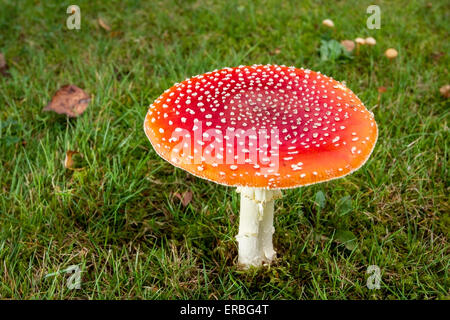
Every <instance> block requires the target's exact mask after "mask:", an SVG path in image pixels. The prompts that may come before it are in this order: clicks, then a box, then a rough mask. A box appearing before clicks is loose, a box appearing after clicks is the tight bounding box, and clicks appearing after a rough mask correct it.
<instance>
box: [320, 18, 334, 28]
mask: <svg viewBox="0 0 450 320" xmlns="http://www.w3.org/2000/svg"><path fill="white" fill-rule="evenodd" d="M322 24H323V25H324V26H325V27H328V28H334V22H333V21H332V20H330V19H325V20H323V21H322Z"/></svg>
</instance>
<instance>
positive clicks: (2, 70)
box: [0, 52, 8, 76]
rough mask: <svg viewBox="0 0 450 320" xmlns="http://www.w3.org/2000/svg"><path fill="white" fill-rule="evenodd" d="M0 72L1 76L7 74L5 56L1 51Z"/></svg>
mask: <svg viewBox="0 0 450 320" xmlns="http://www.w3.org/2000/svg"><path fill="white" fill-rule="evenodd" d="M0 74H1V75H2V76H7V75H8V65H7V64H6V59H5V56H4V55H3V53H1V52H0Z"/></svg>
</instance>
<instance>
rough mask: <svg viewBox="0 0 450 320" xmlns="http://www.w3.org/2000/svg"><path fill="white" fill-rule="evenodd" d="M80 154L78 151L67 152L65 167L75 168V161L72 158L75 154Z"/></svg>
mask: <svg viewBox="0 0 450 320" xmlns="http://www.w3.org/2000/svg"><path fill="white" fill-rule="evenodd" d="M77 153H79V152H78V151H73V150H67V151H66V158H65V159H64V167H65V168H66V169H72V167H73V159H72V156H73V155H74V154H77Z"/></svg>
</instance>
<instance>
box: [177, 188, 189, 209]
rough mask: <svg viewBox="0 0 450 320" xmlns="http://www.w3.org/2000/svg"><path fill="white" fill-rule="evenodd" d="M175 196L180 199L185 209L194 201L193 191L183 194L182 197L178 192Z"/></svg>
mask: <svg viewBox="0 0 450 320" xmlns="http://www.w3.org/2000/svg"><path fill="white" fill-rule="evenodd" d="M174 196H175V197H177V198H178V199H180V201H181V204H182V205H183V207H186V206H187V205H188V204H189V203H190V202H191V201H192V192H191V191H186V192H183V194H182V195H181V194H179V193H178V192H176V193H175V194H174Z"/></svg>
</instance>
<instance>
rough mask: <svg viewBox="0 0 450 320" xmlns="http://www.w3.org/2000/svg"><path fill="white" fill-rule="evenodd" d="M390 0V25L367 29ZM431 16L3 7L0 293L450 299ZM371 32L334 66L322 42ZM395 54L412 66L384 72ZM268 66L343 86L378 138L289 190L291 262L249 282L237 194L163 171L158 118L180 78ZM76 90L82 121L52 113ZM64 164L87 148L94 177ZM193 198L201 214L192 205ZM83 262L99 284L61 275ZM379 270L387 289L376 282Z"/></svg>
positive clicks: (352, 4) (284, 253)
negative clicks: (242, 266) (332, 172)
mask: <svg viewBox="0 0 450 320" xmlns="http://www.w3.org/2000/svg"><path fill="white" fill-rule="evenodd" d="M373 2H376V4H378V5H379V6H380V9H381V29H379V30H369V29H368V28H367V26H366V19H367V18H368V17H369V14H367V13H366V8H367V7H368V6H369V5H370V4H373ZM428 2H429V1H406V0H405V1H332V2H331V1H330V2H328V1H316V2H312V1H302V2H300V1H278V0H266V1H248V2H247V1H237V0H228V1H211V0H198V1H190V0H183V1H172V0H164V1H156V0H155V1H131V0H128V1H110V2H108V3H106V2H105V1H97V0H90V1H85V0H77V1H71V2H65V1H13V0H0V30H1V32H0V52H1V53H3V54H4V56H5V59H6V63H7V65H8V66H9V68H8V70H6V71H4V72H3V73H0V128H1V131H0V164H1V166H0V297H1V298H6V299H9V298H16V299H38V298H39V299H59V298H70V299H71V298H73V299H78V298H89V299H124V298H128V299H130V298H131V299H134V298H144V299H449V298H450V294H449V287H450V281H449V280H450V279H449V269H450V268H449V263H450V260H449V257H450V246H449V243H448V236H449V230H450V215H449V212H450V207H449V203H448V193H449V176H448V161H449V159H448V156H449V154H448V153H449V140H450V139H449V129H448V117H449V109H450V108H449V102H448V101H449V100H448V99H445V98H444V97H442V96H441V95H440V93H439V88H440V87H441V86H443V85H446V84H448V83H449V73H448V66H449V65H450V63H449V55H448V53H449V52H450V50H449V34H448V30H449V29H450V23H449V21H450V18H449V13H450V6H449V3H448V1H445V0H438V1H432V5H431V6H429V5H427V3H428ZM70 4H77V5H78V6H80V8H81V29H80V30H68V28H67V27H66V19H67V17H68V14H67V13H66V9H67V7H68V6H69V5H70ZM98 18H101V19H102V20H103V21H104V22H105V23H107V24H108V25H109V27H110V29H111V30H110V31H107V30H105V29H104V28H102V27H101V26H100V25H99V23H98ZM327 18H329V19H332V20H333V21H334V23H335V28H334V29H333V30H331V29H327V28H326V27H324V26H322V25H321V22H322V20H323V19H327ZM368 36H372V37H374V38H375V39H376V40H377V44H376V46H374V47H368V46H364V47H361V48H360V52H359V55H355V54H353V55H352V57H351V58H346V57H341V58H338V59H329V60H323V59H321V56H320V51H319V47H320V46H321V40H330V39H335V40H338V41H341V40H344V39H355V38H356V37H364V38H365V37H368ZM387 48H396V49H397V50H398V53H399V55H398V58H397V59H395V60H391V61H390V60H388V59H386V58H385V57H384V55H383V53H384V51H385V50H386V49H387ZM256 63H257V64H267V63H270V64H284V65H294V66H297V67H306V68H309V69H312V70H316V71H321V72H322V73H324V74H326V75H329V76H332V77H333V78H335V79H336V80H340V81H342V80H345V81H346V84H347V86H348V87H349V88H350V89H352V90H353V91H354V92H355V94H356V95H358V97H360V98H361V100H362V101H363V102H364V103H365V105H366V107H367V108H368V109H369V110H371V111H372V112H373V113H374V114H375V119H376V121H377V123H378V126H379V138H378V143H377V145H376V147H375V150H374V152H373V154H372V156H371V158H370V159H369V161H368V162H367V164H366V165H365V166H364V167H363V168H362V169H360V170H359V171H357V172H356V173H354V174H352V175H350V176H347V177H345V178H343V179H338V180H334V181H331V182H327V183H322V184H318V185H314V186H309V187H305V188H298V189H292V190H287V191H285V192H284V197H283V199H281V200H278V201H277V203H276V212H275V227H276V232H275V235H274V244H275V248H276V250H277V252H278V257H279V259H278V260H277V263H276V264H275V265H272V266H271V267H269V268H263V269H259V270H250V271H247V272H244V271H241V270H239V269H238V268H237V267H236V261H237V248H236V241H235V238H234V237H235V235H236V234H237V228H238V223H237V222H238V212H239V195H238V194H236V192H235V189H234V188H226V187H223V186H219V185H217V184H214V183H211V182H207V181H204V180H201V179H198V178H195V177H193V176H192V175H190V174H188V173H186V172H185V171H182V170H179V169H175V168H174V167H173V166H172V165H170V164H169V163H167V162H165V161H163V160H162V159H161V158H159V157H158V156H157V154H156V153H155V152H154V150H153V149H152V147H151V145H150V143H149V141H148V140H147V138H146V136H145V134H144V130H143V121H144V117H145V114H146V112H147V108H148V106H149V105H150V104H151V103H152V101H153V100H154V99H156V98H157V97H158V96H159V95H160V94H161V93H162V92H163V91H164V90H165V89H167V88H169V87H170V86H172V85H173V84H174V83H175V82H179V81H180V80H184V79H185V78H187V77H190V76H193V75H196V74H200V73H204V72H207V71H211V70H213V69H217V68H221V67H225V66H237V65H248V64H256ZM64 84H75V85H77V86H79V87H81V88H83V89H84V90H85V91H86V92H88V93H89V94H91V96H92V100H91V102H90V105H89V107H88V109H87V111H86V112H85V113H84V114H83V115H82V116H80V117H79V118H76V119H67V118H66V117H65V116H61V115H57V114H55V113H52V112H43V111H42V109H43V107H44V106H45V105H46V104H47V103H48V102H49V101H50V99H51V97H52V96H53V94H54V93H55V92H56V90H57V89H58V88H59V87H61V86H62V85H64ZM381 86H383V87H386V88H387V91H386V92H385V93H384V94H383V95H382V97H381V100H380V101H378V88H379V87H381ZM67 150H74V151H78V152H79V153H80V154H78V155H76V159H75V160H76V161H77V166H78V168H79V169H78V170H68V169H66V168H65V167H64V158H65V154H66V151H67ZM186 191H191V192H192V194H193V199H192V201H191V202H190V203H189V204H188V205H187V206H186V207H184V206H183V204H182V203H181V202H180V200H179V199H178V198H177V197H176V196H175V194H176V193H179V194H182V193H184V192H186ZM322 196H324V197H322ZM324 199H325V201H324ZM351 239H353V240H352V241H350V242H345V241H347V240H351ZM71 265H79V267H80V268H81V271H82V278H81V279H82V283H81V288H80V289H78V290H71V289H69V288H68V287H67V286H66V282H67V280H68V278H69V275H68V274H64V273H58V272H60V271H62V270H64V269H66V268H68V267H69V266H71ZM370 265H377V266H378V267H379V268H380V271H381V283H380V286H381V287H380V289H378V290H376V289H374V290H370V289H368V287H367V286H366V280H367V279H368V277H369V276H370V274H367V273H366V271H367V269H368V267H369V266H370ZM55 272H56V273H57V274H56V275H53V276H52V275H50V276H47V277H46V275H48V274H51V273H55Z"/></svg>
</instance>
